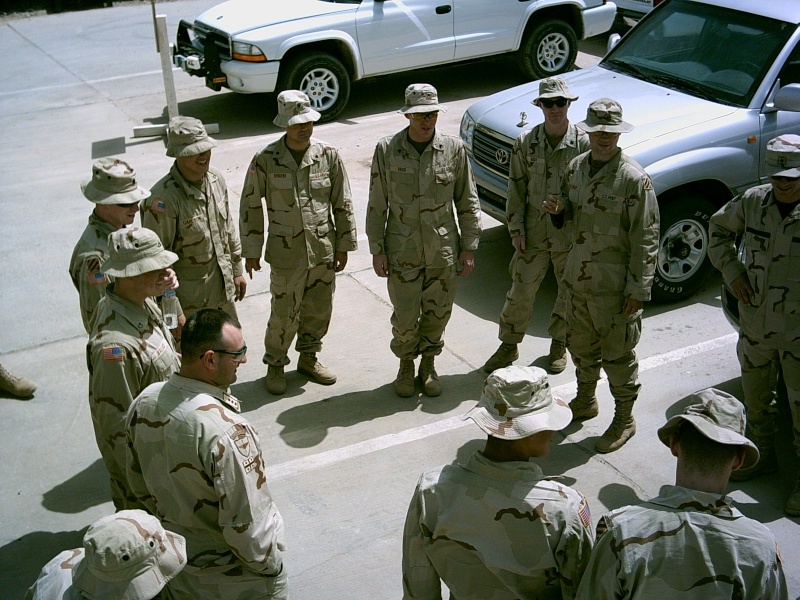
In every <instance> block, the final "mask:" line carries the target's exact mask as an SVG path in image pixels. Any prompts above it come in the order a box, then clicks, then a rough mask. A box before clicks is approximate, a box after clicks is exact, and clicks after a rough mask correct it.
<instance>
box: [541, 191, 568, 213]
mask: <svg viewBox="0 0 800 600" xmlns="http://www.w3.org/2000/svg"><path fill="white" fill-rule="evenodd" d="M542 208H543V209H545V210H546V211H547V212H549V213H550V214H551V215H560V214H561V213H562V212H564V204H563V203H562V202H561V198H559V197H558V196H556V195H555V194H550V195H548V196H547V200H545V201H544V202H542Z"/></svg>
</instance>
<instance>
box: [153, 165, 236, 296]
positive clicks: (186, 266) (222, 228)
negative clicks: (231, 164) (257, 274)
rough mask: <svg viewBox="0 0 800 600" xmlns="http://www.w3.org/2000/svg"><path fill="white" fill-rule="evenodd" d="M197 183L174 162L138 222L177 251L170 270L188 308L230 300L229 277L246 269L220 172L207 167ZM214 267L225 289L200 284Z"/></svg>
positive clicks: (210, 275)
mask: <svg viewBox="0 0 800 600" xmlns="http://www.w3.org/2000/svg"><path fill="white" fill-rule="evenodd" d="M201 187H202V189H200V188H196V187H194V186H193V185H191V184H190V183H189V182H188V181H186V179H184V178H183V176H182V175H181V174H180V171H178V167H177V165H176V164H173V165H172V168H171V169H170V171H169V174H168V175H166V176H164V177H163V178H162V179H161V180H160V181H159V182H158V183H156V184H155V185H154V186H153V187H152V189H151V190H150V193H151V195H150V197H149V198H147V199H146V200H145V201H144V202H142V209H141V210H142V226H143V227H147V228H148V229H152V230H153V231H155V232H156V233H157V234H158V237H159V238H161V243H163V244H164V247H165V248H166V249H167V250H171V251H172V252H174V253H175V254H177V255H178V262H176V263H175V264H174V265H172V268H173V269H174V270H175V273H176V274H177V275H178V281H180V283H181V285H180V287H179V288H178V289H177V290H176V291H177V293H178V298H179V299H180V301H181V305H182V306H183V307H184V308H185V309H186V310H187V311H188V310H191V309H195V310H196V309H198V308H201V307H204V306H220V305H222V304H224V303H225V302H233V301H234V298H235V295H236V286H235V285H234V282H233V279H234V277H238V276H240V275H241V274H242V273H243V272H244V266H243V265H242V246H241V244H240V242H239V237H238V236H237V235H236V229H235V227H234V223H233V215H231V212H230V207H229V205H228V188H227V187H226V185H225V180H224V179H223V178H222V174H221V173H220V172H219V171H217V170H216V169H209V171H208V173H206V175H205V178H204V179H203V184H202V186H201ZM218 270H219V272H221V276H222V281H223V282H224V289H219V290H216V289H208V286H206V285H204V283H205V282H206V281H208V280H209V279H210V278H212V277H213V276H214V275H215V274H216V273H217V271H218Z"/></svg>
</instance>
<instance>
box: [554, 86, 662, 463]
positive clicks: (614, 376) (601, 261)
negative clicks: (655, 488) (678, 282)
mask: <svg viewBox="0 0 800 600" xmlns="http://www.w3.org/2000/svg"><path fill="white" fill-rule="evenodd" d="M577 125H578V127H579V128H581V129H583V130H584V131H586V132H587V133H588V134H589V144H590V146H591V150H590V151H589V152H587V153H585V154H582V155H581V156H578V157H577V158H575V159H573V161H572V162H571V163H570V165H569V170H568V172H567V175H566V177H565V178H564V181H563V186H562V191H561V195H560V196H557V195H553V196H550V197H549V198H548V199H547V200H545V202H544V203H543V207H544V209H545V210H546V211H548V212H550V213H551V214H553V215H556V216H554V217H553V223H554V224H555V225H556V226H561V225H562V224H563V223H564V222H565V221H566V222H568V221H572V247H571V249H570V251H569V255H568V256H567V264H566V267H565V269H564V288H565V290H566V292H567V293H566V306H567V308H566V313H567V329H568V332H567V346H568V348H569V351H570V354H571V355H572V360H573V362H574V363H575V367H576V369H575V370H576V375H577V379H578V395H577V397H576V398H575V399H573V400H572V402H570V409H571V410H572V413H573V418H574V419H590V418H593V417H596V416H597V414H598V412H599V409H598V405H597V398H596V396H595V388H596V386H597V381H598V379H599V378H600V368H601V367H602V368H603V370H604V371H605V372H606V375H607V376H608V382H609V387H610V388H611V395H612V396H613V397H614V402H615V409H614V419H613V421H612V422H611V425H610V426H609V427H608V429H607V430H606V431H605V433H603V435H602V437H601V438H600V439H599V440H598V441H597V443H596V444H595V449H596V450H597V451H598V452H612V451H614V450H616V449H618V448H620V447H621V446H622V445H623V444H625V442H627V441H628V440H629V439H630V438H631V437H632V436H633V435H634V434H635V433H636V422H635V421H634V419H633V414H632V411H633V403H634V402H635V401H636V398H637V397H638V396H639V391H640V389H641V385H640V384H639V362H638V360H637V359H636V353H635V352H634V348H635V347H636V344H637V343H638V342H639V338H640V336H641V333H642V306H643V305H644V302H646V301H647V300H649V299H650V289H651V287H652V286H653V276H654V274H655V267H656V254H657V252H658V236H659V214H658V204H657V202H656V194H655V192H654V191H653V182H652V181H650V177H649V176H648V175H647V173H645V172H644V169H642V167H641V166H639V164H638V163H637V162H636V161H634V160H633V159H632V158H630V157H628V156H627V155H626V154H625V153H624V152H623V151H622V150H620V148H619V147H618V145H617V144H618V142H619V134H620V133H624V132H627V131H630V130H632V129H633V126H632V125H630V124H629V123H626V122H625V121H623V120H622V107H621V106H620V105H619V103H617V102H616V101H615V100H611V99H610V98H601V99H600V100H595V101H594V102H592V103H591V104H590V105H589V109H588V110H587V114H586V120H584V121H581V122H580V123H578V124H577ZM562 213H563V214H562Z"/></svg>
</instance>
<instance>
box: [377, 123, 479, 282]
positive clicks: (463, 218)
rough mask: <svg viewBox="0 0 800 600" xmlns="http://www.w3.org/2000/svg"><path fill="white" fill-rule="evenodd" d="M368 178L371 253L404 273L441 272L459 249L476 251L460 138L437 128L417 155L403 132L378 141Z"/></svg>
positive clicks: (473, 196) (471, 192)
mask: <svg viewBox="0 0 800 600" xmlns="http://www.w3.org/2000/svg"><path fill="white" fill-rule="evenodd" d="M370 177H371V179H370V185H369V203H368V206H367V237H368V238H369V251H370V253H371V254H373V255H381V254H385V255H386V257H387V259H388V261H389V264H390V265H395V266H399V267H402V268H406V269H418V268H421V267H430V268H444V267H449V266H451V265H454V264H455V263H456V260H457V259H458V254H459V253H460V252H461V251H462V250H476V249H477V248H478V242H480V237H481V212H480V205H479V203H478V192H477V189H476V187H475V181H474V180H473V178H472V169H471V167H470V166H469V161H468V160H467V151H466V149H465V148H464V144H463V142H462V141H461V140H460V139H459V138H457V137H455V136H451V135H445V134H442V133H439V131H438V130H437V131H436V133H435V134H434V136H433V139H432V140H431V142H430V144H429V145H428V147H427V148H425V150H424V152H423V153H422V156H420V155H419V153H418V152H417V151H416V149H415V148H414V147H413V146H412V145H411V143H410V142H409V141H408V129H407V128H406V129H403V130H402V131H401V132H399V133H397V134H395V135H394V136H388V137H385V138H383V139H382V140H381V141H379V142H378V145H377V146H376V148H375V154H374V155H373V158H372V174H371V176H370ZM454 205H455V208H454ZM454 213H455V214H454ZM456 218H457V219H458V226H456ZM459 229H460V236H459Z"/></svg>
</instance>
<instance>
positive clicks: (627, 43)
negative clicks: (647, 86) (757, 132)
mask: <svg viewBox="0 0 800 600" xmlns="http://www.w3.org/2000/svg"><path fill="white" fill-rule="evenodd" d="M794 30H795V25H792V24H791V23H786V22H783V21H778V20H775V19H769V18H766V17H760V16H756V15H753V14H746V13H742V12H738V11H735V10H730V9H726V8H721V7H718V6H709V5H705V4H695V3H691V2H682V1H681V0H673V2H669V3H667V4H666V6H663V7H661V8H660V9H659V10H658V11H656V12H655V13H654V14H653V15H652V16H651V17H650V18H646V19H644V20H643V21H642V22H641V23H639V24H638V25H637V26H636V27H634V28H633V29H632V30H631V31H630V33H629V34H628V35H627V36H625V38H623V40H622V41H621V42H620V43H619V44H618V45H617V47H616V48H614V49H613V50H612V51H611V52H610V53H609V54H608V55H607V56H606V57H605V58H604V59H603V61H602V62H601V63H600V64H601V65H602V66H603V67H605V68H607V69H610V70H612V71H618V72H622V73H625V74H626V75H630V76H633V77H636V78H638V79H643V80H645V81H652V82H654V83H658V84H659V85H662V86H666V87H669V88H671V89H674V90H677V91H680V92H683V93H686V94H691V95H693V96H698V97H701V98H706V99H710V100H714V101H716V102H721V103H724V104H729V105H731V106H737V107H746V106H749V104H750V101H751V100H752V98H753V95H754V94H755V92H756V90H757V89H758V86H759V84H760V83H761V81H762V79H763V77H764V74H765V73H766V71H767V69H768V68H769V67H770V65H772V64H773V63H774V61H775V57H776V56H777V54H778V52H780V50H781V48H783V47H784V45H785V44H786V41H787V40H788V38H789V36H790V35H791V34H792V32H794Z"/></svg>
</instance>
